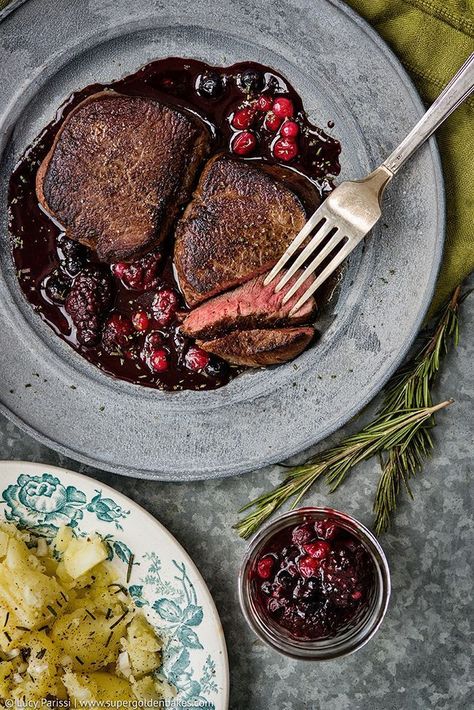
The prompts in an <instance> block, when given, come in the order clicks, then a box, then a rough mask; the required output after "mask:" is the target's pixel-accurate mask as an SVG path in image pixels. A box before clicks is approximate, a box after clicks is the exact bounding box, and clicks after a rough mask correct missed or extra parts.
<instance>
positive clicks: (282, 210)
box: [174, 155, 306, 306]
mask: <svg viewBox="0 0 474 710" xmlns="http://www.w3.org/2000/svg"><path fill="white" fill-rule="evenodd" d="M305 221H306V215H305V211H304V208H303V205H302V204H301V202H300V200H299V199H298V197H297V196H296V195H295V194H294V193H293V192H292V191H291V190H289V189H288V188H287V187H285V185H283V183H282V182H279V181H278V180H276V179H275V178H274V177H272V176H271V175H269V174H268V173H267V172H265V171H264V170H262V169H261V168H258V167H256V166H254V165H251V164H250V163H248V162H243V161H239V160H236V159H235V158H231V157H228V156H223V155H218V156H215V157H214V158H212V159H211V160H209V162H208V163H207V165H206V166H205V168H204V170H203V172H202V174H201V178H200V180H199V184H198V187H197V190H196V192H195V194H194V197H193V200H192V202H191V203H190V204H189V205H188V206H187V208H186V210H185V212H184V214H183V216H182V218H181V219H180V220H179V222H178V225H177V229H176V242H175V251H174V263H175V267H176V272H177V275H178V278H179V283H180V286H181V289H182V291H183V293H184V296H185V298H186V301H187V303H188V304H189V305H190V306H195V305H196V304H198V303H201V302H202V301H205V300H207V299H208V298H210V297H211V296H214V295H216V294H218V293H222V292H223V291H226V290H228V289H229V288H231V287H232V286H237V285H238V284H240V283H243V282H244V281H248V280H249V279H251V278H253V277H254V276H258V275H259V274H262V273H264V272H265V271H268V270H269V269H270V268H271V267H272V266H273V264H275V263H276V261H277V260H278V259H279V257H280V256H281V255H282V253H283V252H284V251H285V249H286V247H287V246H288V245H289V244H290V242H291V241H292V240H293V238H294V237H295V236H296V234H297V233H298V232H299V231H300V229H301V228H302V227H303V225H304V223H305Z"/></svg>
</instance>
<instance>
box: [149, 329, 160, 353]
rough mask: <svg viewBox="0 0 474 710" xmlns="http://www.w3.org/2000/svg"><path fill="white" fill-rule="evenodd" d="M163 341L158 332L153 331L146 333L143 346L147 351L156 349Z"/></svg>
mask: <svg viewBox="0 0 474 710" xmlns="http://www.w3.org/2000/svg"><path fill="white" fill-rule="evenodd" d="M162 343H163V338H162V336H161V334H160V333H157V332H156V331H153V332H152V333H148V335H147V336H146V339H145V348H146V349H147V350H149V351H151V350H154V349H156V348H157V347H159V346H160V345H162Z"/></svg>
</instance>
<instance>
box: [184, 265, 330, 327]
mask: <svg viewBox="0 0 474 710" xmlns="http://www.w3.org/2000/svg"><path fill="white" fill-rule="evenodd" d="M283 273H284V272H282V274H281V276H283ZM301 273H302V272H301V271H297V272H296V274H295V275H294V276H292V277H291V279H290V280H289V281H288V283H287V284H285V286H284V288H283V289H282V290H281V291H279V292H278V293H275V292H274V289H275V283H277V282H275V281H274V282H272V283H271V284H268V286H264V285H263V282H264V280H265V277H266V274H263V275H262V276H257V277H256V278H255V279H252V280H251V281H247V283H245V284H243V285H242V286H239V287H238V288H236V289H234V290H233V291H229V292H228V293H223V294H221V295H220V296H215V297H214V298H211V299H210V300H209V301H206V302H205V303H203V304H202V305H200V306H198V307H197V308H195V309H194V310H192V311H191V313H190V314H189V315H188V316H187V317H186V319H185V321H184V322H183V324H182V326H181V330H182V331H183V333H184V334H185V335H188V336H190V337H192V338H206V339H208V338H215V337H216V336H218V335H222V334H223V333H226V332H229V331H231V330H236V329H239V330H245V329H247V330H249V329H254V328H262V327H263V328H270V327H274V326H281V325H287V324H288V325H298V324H299V323H308V322H309V321H310V320H311V317H312V315H313V314H314V312H315V310H316V301H315V300H314V298H310V299H309V300H308V301H306V303H305V304H304V305H303V306H302V307H301V308H300V309H299V310H298V311H297V312H296V313H295V314H294V315H292V316H290V311H291V309H292V308H293V306H294V305H295V303H296V302H297V300H298V299H299V297H300V296H302V295H303V293H304V292H305V291H306V289H307V288H308V287H309V285H310V284H311V283H312V281H314V276H311V277H310V278H308V280H307V281H305V283H303V285H302V286H301V287H300V288H299V289H298V291H297V292H296V293H295V294H294V296H292V297H291V298H290V300H289V301H287V303H285V304H284V305H283V304H282V300H283V298H284V296H285V294H286V293H287V292H288V291H289V290H290V288H291V287H292V286H293V284H294V283H295V281H296V280H297V279H298V277H299V276H300V275H301Z"/></svg>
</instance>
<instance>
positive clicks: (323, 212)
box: [264, 53, 474, 315]
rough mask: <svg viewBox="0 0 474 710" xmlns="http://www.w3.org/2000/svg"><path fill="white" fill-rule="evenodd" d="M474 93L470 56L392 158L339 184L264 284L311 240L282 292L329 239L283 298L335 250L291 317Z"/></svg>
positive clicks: (473, 61)
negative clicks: (402, 173)
mask: <svg viewBox="0 0 474 710" xmlns="http://www.w3.org/2000/svg"><path fill="white" fill-rule="evenodd" d="M473 89H474V53H473V54H471V56H470V57H469V59H467V61H466V62H465V63H464V64H463V65H462V67H461V68H460V69H459V71H458V72H457V74H456V75H455V76H454V77H453V78H452V79H451V81H450V82H449V84H447V85H446V86H445V88H444V89H443V91H442V92H441V94H440V95H439V96H438V98H437V99H436V101H435V102H434V103H433V104H432V106H430V108H429V109H428V111H427V112H426V113H425V115H424V116H423V118H421V120H420V121H418V123H417V124H416V126H415V127H414V128H413V129H412V130H411V131H410V133H409V134H408V135H407V137H406V138H405V139H404V140H403V141H402V142H401V143H400V145H399V146H398V148H396V149H395V150H394V151H393V153H391V154H390V155H389V156H388V158H387V159H386V160H385V161H384V162H383V163H382V165H380V167H378V168H377V169H376V170H374V171H373V172H371V173H370V174H369V175H367V176H366V177H365V178H362V180H352V181H347V182H342V183H341V184H340V185H339V186H338V187H336V189H335V190H334V191H333V192H331V194H330V195H329V196H328V197H327V198H326V199H325V200H324V202H323V203H322V204H321V206H320V207H319V208H318V209H317V210H316V212H315V213H314V214H313V215H312V217H310V219H309V220H308V221H307V222H306V224H305V226H304V227H303V229H302V230H301V231H300V233H299V234H298V235H297V236H296V237H295V239H294V240H293V241H292V242H291V244H290V246H289V247H288V249H287V250H286V251H285V253H284V254H283V256H282V257H281V259H280V260H279V261H278V263H277V264H275V266H274V267H273V269H272V270H271V271H270V273H269V274H268V276H267V278H266V279H265V281H264V284H265V285H267V284H269V283H271V282H272V281H273V280H274V279H275V278H276V277H277V276H278V274H279V273H280V272H281V270H282V269H283V268H284V267H285V265H286V264H287V262H288V261H289V259H290V258H291V257H292V256H293V255H294V254H295V252H296V251H297V250H298V249H299V248H300V247H301V245H302V244H303V243H304V242H305V241H306V240H307V239H308V237H309V236H310V235H311V234H314V236H313V238H312V239H311V240H310V242H309V243H308V244H307V245H306V246H305V248H304V249H303V250H302V252H301V253H300V254H299V255H298V256H297V258H296V259H295V261H294V262H293V264H292V265H291V266H290V268H289V269H288V271H286V273H285V275H284V276H283V278H282V279H280V281H279V282H278V284H277V285H276V288H275V292H278V291H281V289H282V288H283V286H284V285H285V284H286V283H287V282H288V280H289V279H290V278H291V277H292V276H293V274H295V273H296V271H298V269H300V268H301V267H303V265H304V264H306V262H307V261H308V259H309V258H310V257H311V255H312V254H313V253H314V252H315V251H316V250H317V248H318V246H320V245H321V243H322V242H323V241H324V240H326V239H328V241H327V243H326V244H325V245H324V247H323V248H322V249H320V250H319V251H318V252H317V253H316V256H315V257H314V258H313V260H312V261H311V262H310V263H309V264H307V265H306V267H305V268H304V270H303V273H302V274H301V276H300V277H299V278H298V279H297V281H296V282H295V283H294V284H293V286H292V287H291V288H290V289H289V291H288V293H286V294H285V297H284V298H283V303H286V302H287V301H288V300H289V299H290V298H291V297H292V296H293V294H295V293H296V292H297V291H298V290H299V289H300V288H301V286H302V285H303V284H304V282H305V281H306V280H307V279H308V277H309V276H310V275H311V274H312V273H313V272H314V271H315V270H316V269H317V268H318V266H320V265H321V264H322V263H323V261H324V260H325V259H326V258H327V257H329V256H330V254H331V253H332V252H333V251H335V250H336V249H337V248H338V247H339V249H338V251H337V253H335V255H334V256H333V257H332V259H331V260H330V262H329V263H328V264H327V266H325V268H324V269H323V271H322V272H321V273H320V274H319V275H318V276H317V277H316V279H315V280H314V281H313V282H312V283H311V285H310V286H309V288H308V289H307V290H306V291H305V292H304V294H303V295H302V296H301V297H300V298H299V300H298V301H297V302H296V303H295V305H294V306H293V308H292V309H291V311H290V315H292V314H293V313H295V312H296V311H297V310H299V309H300V308H301V306H302V305H303V304H304V303H305V301H307V300H308V298H310V297H311V296H312V294H313V293H314V292H315V291H316V289H317V288H319V287H320V286H321V284H323V283H324V281H326V279H328V278H329V276H331V274H332V273H333V272H334V271H335V269H337V267H338V266H339V265H340V264H341V263H342V262H343V261H344V259H345V258H346V257H347V256H349V254H350V253H351V251H353V249H355V247H356V246H357V245H358V244H359V242H360V241H361V240H362V239H363V238H364V237H365V236H366V235H367V234H368V232H369V231H370V230H371V229H372V227H373V226H374V225H375V224H376V222H377V221H378V220H379V218H380V216H381V214H382V212H381V207H380V205H381V200H382V195H383V193H384V190H385V188H386V186H387V184H388V183H389V182H390V180H391V179H392V177H393V176H394V175H395V174H396V173H397V172H398V171H399V170H400V168H401V167H402V166H403V165H404V164H405V162H406V161H407V160H408V159H409V158H410V157H411V156H412V155H413V153H414V152H415V151H416V150H417V148H419V147H420V145H421V144H422V143H424V142H425V141H426V140H427V139H428V138H429V137H430V136H431V134H432V133H433V132H434V131H435V130H436V129H437V128H438V126H440V125H441V123H443V121H444V120H445V119H446V118H447V117H448V116H449V114H450V113H452V111H454V109H455V108H457V107H458V106H459V104H461V103H462V102H463V101H464V100H465V99H466V98H467V97H468V96H469V94H471V92H472V91H473Z"/></svg>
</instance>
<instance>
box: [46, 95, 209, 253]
mask: <svg viewBox="0 0 474 710" xmlns="http://www.w3.org/2000/svg"><path fill="white" fill-rule="evenodd" d="M208 152H209V135H208V132H207V130H206V129H205V128H204V126H203V125H202V126H201V125H200V124H198V123H197V122H195V121H194V120H193V119H192V118H190V117H188V116H187V115H185V114H184V113H180V112H179V111H176V110H174V109H172V108H169V107H167V106H165V105H163V104H162V103H160V102H159V101H157V100H156V99H151V98H146V97H140V96H124V95H121V94H117V93H114V92H112V91H101V92H99V93H97V94H93V95H92V96H90V97H89V98H87V99H85V100H84V101H82V102H81V103H80V104H79V105H78V106H76V108H75V109H74V110H73V111H72V112H71V113H70V114H69V116H67V118H66V119H65V121H64V123H63V125H62V126H61V128H60V129H59V131H58V134H57V136H56V138H55V141H54V144H53V146H52V148H51V150H50V151H49V153H48V155H47V156H46V157H45V159H44V160H43V162H42V163H41V165H40V168H39V170H38V173H37V177H36V193H37V196H38V200H39V202H40V204H41V205H42V206H43V207H44V209H45V210H46V211H47V212H48V213H49V214H50V215H51V216H53V217H54V218H55V219H56V220H57V221H58V222H59V223H60V224H61V225H62V226H63V228H64V229H65V231H66V235H67V236H68V237H69V238H70V239H74V240H75V241H78V242H81V244H85V245H86V246H88V247H90V248H92V249H94V250H95V251H96V252H97V254H98V256H99V258H100V259H102V260H103V261H108V262H111V261H119V260H123V259H130V258H132V257H134V256H136V255H138V254H140V252H143V251H145V250H146V249H147V248H149V247H150V246H152V245H154V244H155V243H158V242H159V241H160V240H161V239H163V237H164V235H165V234H166V232H167V230H168V228H169V226H170V224H171V222H172V221H173V219H174V218H175V216H176V214H177V211H178V209H179V207H180V206H181V205H182V204H184V203H185V202H187V201H188V199H189V196H190V194H191V190H192V184H193V179H194V176H195V174H196V171H197V169H198V167H199V164H200V162H201V160H202V159H203V158H204V157H206V156H207V154H208Z"/></svg>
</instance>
